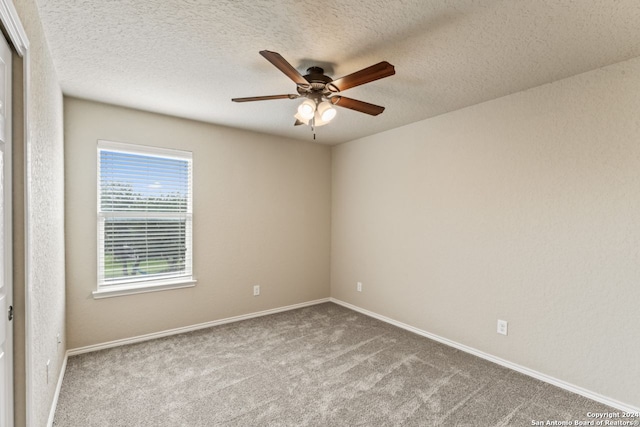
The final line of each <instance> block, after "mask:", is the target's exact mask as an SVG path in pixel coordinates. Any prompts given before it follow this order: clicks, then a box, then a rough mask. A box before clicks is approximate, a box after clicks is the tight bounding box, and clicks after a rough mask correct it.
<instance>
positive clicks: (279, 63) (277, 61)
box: [260, 50, 309, 86]
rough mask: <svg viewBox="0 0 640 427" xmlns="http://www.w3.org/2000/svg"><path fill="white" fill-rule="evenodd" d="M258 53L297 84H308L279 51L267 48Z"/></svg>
mask: <svg viewBox="0 0 640 427" xmlns="http://www.w3.org/2000/svg"><path fill="white" fill-rule="evenodd" d="M260 55H262V56H264V57H265V59H266V60H267V61H269V62H271V63H272V64H273V65H275V66H276V68H277V69H278V70H280V71H282V72H283V73H284V74H285V75H286V76H287V77H289V78H290V79H291V80H293V81H294V82H296V83H297V84H299V85H304V86H309V82H308V81H307V80H306V79H305V78H304V77H302V74H300V73H299V72H298V70H296V69H295V68H293V66H292V65H291V64H289V63H288V62H287V60H286V59H284V58H283V57H282V56H281V55H280V54H279V53H277V52H271V51H268V50H261V51H260Z"/></svg>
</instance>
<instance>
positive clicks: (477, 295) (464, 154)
mask: <svg viewBox="0 0 640 427" xmlns="http://www.w3.org/2000/svg"><path fill="white" fill-rule="evenodd" d="M639 87H640V59H634V60H631V61H628V62H623V63H619V64H617V65H613V66H609V67H606V68H603V69H598V70H595V71H592V72H589V73H585V74H582V75H579V76H575V77H572V78H569V79H565V80H562V81H558V82H555V83H552V84H548V85H544V86H541V87H538V88H534V89H531V90H528V91H525V92H521V93H516V94H513V95H510V96H506V97H504V98H500V99H497V100H493V101H490V102H486V103H483V104H480V105H476V106H472V107H469V108H466V109H463V110H460V111H456V112H452V113H449V114H445V115H442V116H439V117H435V118H432V119H429V120H425V121H422V122H418V123H414V124H411V125H408V126H405V127H402V128H398V129H395V130H391V131H388V132H384V133H381V134H377V135H374V136H371V137H367V138H363V139H360V140H356V141H352V142H349V143H346V144H343V145H340V146H336V147H334V149H333V152H332V167H333V177H332V186H333V192H332V257H331V260H332V272H331V295H332V296H333V297H335V298H338V299H340V300H343V301H346V302H349V303H352V304H355V305H357V306H359V307H362V308H365V309H368V310H371V311H373V312H376V313H379V314H382V315H385V316H388V317H390V318H393V319H396V320H398V321H401V322H405V323H407V324H410V325H412V326H414V327H417V328H420V329H423V330H425V331H428V332H431V333H434V334H437V335H440V336H442V337H445V338H448V339H450V340H454V341H456V342H458V343H462V344H465V345H467V346H470V347H473V348H476V349H478V350H481V351H484V352H486V353H489V354H492V355H494V356H498V357H500V358H503V359H506V360H508V361H511V362H514V363H517V364H520V365H522V366H525V367H528V368H531V369H534V370H536V371H539V372H542V373H544V374H547V375H550V376H552V377H555V378H558V379H560V380H563V381H566V382H568V383H571V384H574V385H577V386H581V387H584V388H586V389H588V390H591V391H593V392H596V393H600V394H602V395H605V396H608V397H610V398H613V399H617V400H619V401H621V402H623V403H626V404H630V405H634V406H636V407H640V387H638V378H640V363H638V355H640V310H639V309H638V301H640V286H639V284H640V249H639V248H640V91H639V90H638V88H639ZM357 281H361V282H363V288H364V289H363V292H362V293H358V292H356V282H357ZM497 319H504V320H507V321H508V322H509V335H508V336H507V337H504V336H501V335H498V334H496V321H497Z"/></svg>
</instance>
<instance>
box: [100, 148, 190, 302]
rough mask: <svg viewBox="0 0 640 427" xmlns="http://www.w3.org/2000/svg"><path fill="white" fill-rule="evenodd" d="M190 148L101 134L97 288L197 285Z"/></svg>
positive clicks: (109, 291)
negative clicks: (126, 140)
mask: <svg viewBox="0 0 640 427" xmlns="http://www.w3.org/2000/svg"><path fill="white" fill-rule="evenodd" d="M191 169H192V157H191V153H190V152H185V151H177V150H168V149H161V148H154V147H148V146H142V145H132V144H123V143H117V142H110V141H98V290H97V291H96V292H94V296H95V297H97V298H99V297H103V296H113V295H121V294H127V293H138V292H146V291H154V290H160V289H166V288H176V287H184V286H193V284H194V280H193V277H192V262H191V260H192V247H191V224H192V172H191Z"/></svg>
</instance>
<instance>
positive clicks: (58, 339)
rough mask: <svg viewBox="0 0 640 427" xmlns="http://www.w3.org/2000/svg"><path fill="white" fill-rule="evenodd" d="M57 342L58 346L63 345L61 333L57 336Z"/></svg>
mask: <svg viewBox="0 0 640 427" xmlns="http://www.w3.org/2000/svg"><path fill="white" fill-rule="evenodd" d="M56 342H57V343H58V344H61V343H62V340H61V339H60V333H59V332H58V334H57V335H56Z"/></svg>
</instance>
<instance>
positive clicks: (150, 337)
mask: <svg viewBox="0 0 640 427" xmlns="http://www.w3.org/2000/svg"><path fill="white" fill-rule="evenodd" d="M329 300H330V299H329V298H322V299H317V300H313V301H307V302H303V303H300V304H293V305H287V306H285V307H278V308H272V309H270V310H264V311H258V312H255V313H249V314H243V315H240V316H234V317H227V318H225V319H220V320H214V321H211V322H205V323H198V324H197V325H191V326H184V327H181V328H175V329H169V330H166V331H160V332H152V333H150V334H145V335H139V336H136V337H131V338H124V339H120V340H115V341H108V342H105V343H101V344H94V345H88V346H86V347H78V348H73V349H71V350H68V351H67V355H69V356H75V355H77V354H83V353H90V352H92V351H98V350H104V349H107V348H112V347H119V346H122V345H127V344H134V343H139V342H143V341H149V340H153V339H156V338H162V337H167V336H170V335H177V334H182V333H185V332H191V331H197V330H199V329H205V328H210V327H212V326H218V325H224V324H226V323H232V322H239V321H241V320H247V319H253V318H255V317H262V316H268V315H269V314H275V313H281V312H283V311H289V310H295V309H298V308H303V307H309V306H312V305H316V304H322V303H325V302H329Z"/></svg>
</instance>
